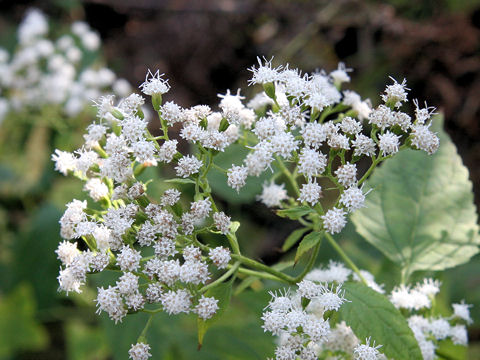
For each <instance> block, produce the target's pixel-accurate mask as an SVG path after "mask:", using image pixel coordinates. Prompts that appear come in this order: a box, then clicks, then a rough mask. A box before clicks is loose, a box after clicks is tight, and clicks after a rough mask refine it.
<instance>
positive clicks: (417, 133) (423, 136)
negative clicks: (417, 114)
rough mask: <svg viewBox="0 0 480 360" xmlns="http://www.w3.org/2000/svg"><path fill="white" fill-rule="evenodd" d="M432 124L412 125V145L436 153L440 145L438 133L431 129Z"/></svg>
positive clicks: (430, 153) (429, 152)
mask: <svg viewBox="0 0 480 360" xmlns="http://www.w3.org/2000/svg"><path fill="white" fill-rule="evenodd" d="M429 127H430V125H414V126H413V127H412V133H411V139H412V146H413V147H415V148H416V149H420V150H423V151H425V152H427V153H428V154H429V155H432V154H434V153H435V152H436V151H437V150H438V147H439V145H440V140H439V139H438V137H437V135H435V134H434V133H433V132H431V131H430V130H429Z"/></svg>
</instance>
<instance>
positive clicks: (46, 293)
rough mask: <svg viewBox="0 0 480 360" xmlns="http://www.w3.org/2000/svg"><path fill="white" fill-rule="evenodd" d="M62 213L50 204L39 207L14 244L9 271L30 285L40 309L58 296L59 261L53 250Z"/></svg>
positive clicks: (57, 240) (56, 241) (58, 236)
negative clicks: (11, 264) (12, 260)
mask: <svg viewBox="0 0 480 360" xmlns="http://www.w3.org/2000/svg"><path fill="white" fill-rule="evenodd" d="M61 216H62V213H61V212H60V211H59V210H58V209H56V208H55V207H53V206H52V205H49V204H45V205H43V206H42V207H41V208H39V209H38V210H37V211H36V212H35V213H34V214H32V217H31V218H30V220H29V222H28V223H26V224H25V230H24V231H23V232H22V233H21V234H19V236H18V237H17V239H16V241H15V242H14V243H13V246H12V252H13V256H14V262H13V266H12V270H11V271H13V273H14V277H15V279H16V282H17V283H18V282H22V281H25V282H30V283H31V284H32V286H33V289H34V291H35V296H36V299H37V301H38V306H39V308H44V307H48V306H51V305H52V304H54V303H55V301H56V294H58V292H57V289H58V282H57V279H56V278H57V276H58V269H59V267H60V262H59V261H58V260H57V258H56V256H55V249H56V248H57V246H58V243H59V242H60V240H61V238H60V235H59V231H60V227H59V224H58V220H59V219H60V217H61Z"/></svg>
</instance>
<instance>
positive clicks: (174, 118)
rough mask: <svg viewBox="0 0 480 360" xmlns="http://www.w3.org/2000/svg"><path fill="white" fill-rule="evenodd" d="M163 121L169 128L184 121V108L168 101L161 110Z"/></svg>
mask: <svg viewBox="0 0 480 360" xmlns="http://www.w3.org/2000/svg"><path fill="white" fill-rule="evenodd" d="M160 111H161V113H162V117H163V119H164V120H165V121H166V122H167V124H168V125H169V126H172V125H173V124H175V123H177V122H181V121H182V116H183V114H182V108H181V107H180V106H178V105H177V104H175V103H174V102H172V101H168V102H166V103H165V104H163V106H162V107H161V108H160Z"/></svg>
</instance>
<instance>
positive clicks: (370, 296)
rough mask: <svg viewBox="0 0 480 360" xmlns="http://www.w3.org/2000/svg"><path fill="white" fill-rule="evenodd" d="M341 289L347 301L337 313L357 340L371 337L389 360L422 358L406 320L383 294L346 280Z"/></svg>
mask: <svg viewBox="0 0 480 360" xmlns="http://www.w3.org/2000/svg"><path fill="white" fill-rule="evenodd" d="M343 289H344V290H345V299H347V300H349V302H345V303H344V304H343V305H342V306H341V307H340V310H339V314H340V317H341V318H342V320H345V322H346V323H347V325H349V326H350V327H351V328H352V330H353V332H354V333H355V335H356V336H357V337H358V338H359V339H360V341H362V342H363V341H364V340H365V339H367V338H370V337H371V338H372V340H375V343H376V344H377V345H382V347H381V348H380V351H381V352H382V353H384V354H385V355H386V356H387V357H388V358H389V359H422V354H421V352H420V348H419V347H418V343H417V340H416V339H415V337H414V335H413V332H412V330H411V329H410V327H409V326H408V323H407V321H406V320H405V318H404V317H403V315H402V314H401V313H400V311H399V310H398V309H397V308H395V306H393V304H392V303H391V302H390V301H388V299H387V298H386V297H385V296H384V295H382V294H380V293H378V292H376V291H374V290H372V289H370V288H369V287H368V286H365V285H363V284H361V283H357V282H346V283H344V284H343Z"/></svg>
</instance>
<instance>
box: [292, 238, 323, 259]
mask: <svg viewBox="0 0 480 360" xmlns="http://www.w3.org/2000/svg"><path fill="white" fill-rule="evenodd" d="M321 239H322V233H320V232H318V231H313V232H311V233H310V234H308V235H307V236H305V237H304V238H303V240H302V241H301V242H300V244H299V245H298V248H297V253H296V254H295V263H297V262H298V260H299V259H300V258H301V257H302V255H303V254H305V253H306V252H307V251H308V250H310V249H311V248H312V247H314V246H315V245H317V244H318V243H319V242H320V240H321Z"/></svg>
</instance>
